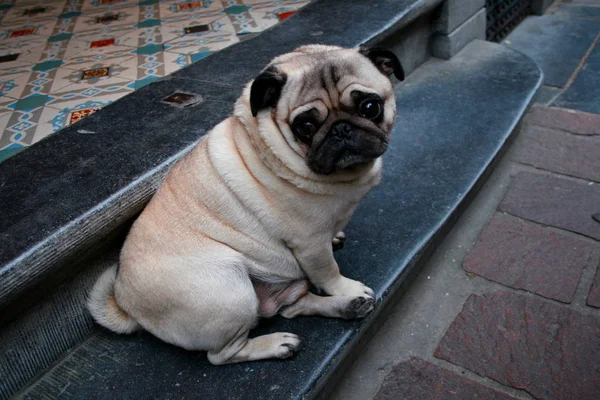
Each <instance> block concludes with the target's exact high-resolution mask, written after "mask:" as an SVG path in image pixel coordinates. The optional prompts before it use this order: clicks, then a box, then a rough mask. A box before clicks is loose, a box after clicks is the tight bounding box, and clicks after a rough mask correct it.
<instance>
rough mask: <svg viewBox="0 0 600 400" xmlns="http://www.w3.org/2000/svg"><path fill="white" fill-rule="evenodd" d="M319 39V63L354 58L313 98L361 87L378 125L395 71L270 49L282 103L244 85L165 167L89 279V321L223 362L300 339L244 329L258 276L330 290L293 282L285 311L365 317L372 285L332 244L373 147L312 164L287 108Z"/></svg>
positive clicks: (255, 314) (304, 51) (250, 322)
mask: <svg viewBox="0 0 600 400" xmlns="http://www.w3.org/2000/svg"><path fill="white" fill-rule="evenodd" d="M321 52H323V53H324V54H326V55H327V57H325V58H324V59H325V61H324V62H330V63H340V64H343V65H350V66H352V68H350V67H349V71H350V69H352V71H350V72H348V74H346V75H344V76H342V77H341V80H340V82H338V85H337V86H336V87H333V88H327V91H326V92H325V93H317V92H316V90H317V89H315V90H314V91H312V95H313V96H312V97H313V98H317V99H318V100H311V101H312V103H314V104H316V107H322V108H323V107H324V108H327V109H334V108H335V107H339V106H340V104H341V102H344V101H348V96H349V94H348V90H352V89H353V88H356V87H360V88H365V90H371V91H374V92H376V93H379V94H380V95H381V96H382V97H383V98H384V99H385V100H386V102H385V110H386V118H385V120H384V121H383V122H382V124H381V128H377V129H383V130H386V131H389V130H390V129H391V126H392V124H393V122H394V118H395V103H394V97H393V92H392V88H391V84H390V82H389V80H388V78H387V77H385V76H384V75H382V74H381V73H379V71H378V70H377V69H376V68H375V67H374V66H373V65H372V64H371V63H370V62H369V60H368V59H366V58H365V57H363V56H360V55H359V54H358V53H357V51H356V50H355V49H340V48H336V47H332V46H313V47H311V46H305V47H303V48H300V49H298V50H296V52H293V53H290V54H288V55H284V56H282V57H280V58H278V59H275V60H274V61H273V64H276V65H277V66H278V68H280V69H281V70H283V71H284V72H285V73H286V74H287V76H288V81H287V83H286V86H285V88H284V91H283V93H282V94H281V98H280V99H279V102H278V103H277V108H276V109H275V110H271V109H265V110H261V111H260V112H259V113H258V116H257V117H256V118H255V117H253V116H252V115H251V112H250V105H249V92H250V84H249V85H248V86H247V87H246V89H245V90H244V92H243V94H242V97H241V98H240V99H239V101H238V102H237V104H236V105H235V109H234V114H233V115H232V116H231V117H230V118H228V119H226V120H224V121H223V122H221V123H220V124H219V125H217V126H216V127H215V128H214V129H213V130H212V131H211V132H209V133H208V134H207V135H206V136H205V137H204V138H203V139H202V140H201V141H200V143H199V144H198V145H197V147H196V148H195V149H194V150H193V151H192V152H190V153H189V154H188V155H187V156H186V157H184V158H183V159H182V160H181V161H180V162H178V163H177V164H176V165H175V166H174V167H173V169H172V170H171V171H170V173H169V175H168V176H167V178H166V179H165V181H164V182H163V183H162V185H161V186H160V188H159V189H158V191H157V193H156V195H155V196H154V197H153V199H152V200H151V201H150V203H149V204H148V205H147V207H146V208H145V210H144V211H143V212H142V214H141V215H140V216H139V218H138V219H137V220H136V221H135V223H134V225H133V227H132V228H131V231H130V233H129V235H128V237H127V239H126V241H125V244H124V247H123V249H122V252H121V259H120V268H119V272H118V275H116V272H115V270H114V269H111V270H109V271H107V272H105V273H104V274H103V275H102V276H101V278H100V279H99V280H98V282H97V283H96V285H95V287H94V289H93V290H92V293H91V296H90V301H89V308H90V311H91V313H92V315H93V316H94V318H95V319H96V321H98V323H100V324H101V325H103V326H105V327H107V328H109V329H111V330H113V331H115V332H119V333H129V332H131V331H133V330H135V329H137V328H138V326H141V327H143V328H144V329H146V330H148V331H149V332H151V333H152V334H154V335H156V336H157V337H159V338H161V339H162V340H164V341H166V342H169V343H172V344H174V345H177V346H181V347H183V348H186V349H190V350H206V351H208V358H209V360H210V361H211V362H212V363H214V364H223V363H231V362H240V361H249V360H256V359H263V358H286V357H289V356H290V355H292V354H293V352H294V351H295V350H296V349H297V348H298V346H299V344H300V339H299V338H298V337H297V336H296V335H294V334H291V333H285V332H284V333H274V334H271V335H265V336H260V337H258V338H254V339H248V332H249V331H250V329H251V328H252V327H253V326H254V325H255V324H256V321H257V318H259V317H260V312H259V309H260V307H259V305H260V304H259V302H260V299H259V298H258V297H257V292H256V291H255V288H254V286H253V283H252V282H253V280H257V279H258V280H260V281H262V282H267V283H272V284H284V283H286V282H297V281H302V280H310V281H311V282H312V283H313V284H314V285H315V286H316V287H317V288H318V289H320V290H321V291H322V292H324V293H326V294H328V295H330V297H320V296H316V295H314V294H310V293H309V294H306V291H305V290H304V291H302V290H296V289H294V290H290V292H289V293H288V299H287V300H286V301H288V302H289V301H292V300H293V301H294V302H296V304H294V305H292V306H289V307H288V308H284V309H283V311H282V313H283V315H284V316H286V317H290V318H291V317H294V316H297V315H311V314H321V315H325V316H331V317H342V318H354V317H363V316H364V315H366V314H367V313H368V312H369V311H370V310H371V309H372V308H373V305H372V304H373V291H372V290H371V289H369V288H368V287H367V286H365V285H364V284H363V283H361V282H358V281H354V280H351V279H348V278H346V277H344V276H342V275H341V274H340V271H339V268H338V265H337V263H336V261H335V259H334V257H333V251H332V247H331V246H332V240H334V238H335V237H336V234H337V233H338V232H339V231H341V230H342V229H343V228H344V226H345V225H346V224H347V222H348V220H349V219H350V217H351V216H352V213H353V212H354V210H355V209H356V207H357V206H358V204H359V201H360V200H361V199H362V198H363V197H364V196H365V194H367V192H369V190H371V189H372V188H373V187H374V186H375V185H376V184H377V183H378V182H379V180H380V176H381V166H382V163H381V160H380V159H376V160H374V161H373V162H370V163H368V164H366V165H364V166H362V167H360V168H354V169H352V170H348V171H340V172H339V173H335V174H332V175H327V176H325V175H319V174H316V173H314V172H312V171H311V170H310V169H309V168H308V167H307V164H306V160H305V156H306V149H304V148H303V147H302V146H301V145H299V144H298V143H297V142H296V141H295V140H294V139H293V136H292V133H291V131H290V127H289V125H288V118H289V116H290V115H291V114H292V113H294V110H296V109H298V108H299V107H302V106H305V105H306V104H307V101H306V100H305V99H303V98H301V96H300V94H301V92H302V88H303V87H304V86H306V85H308V84H309V83H308V82H307V81H306V78H305V76H307V74H310V71H311V69H312V68H313V67H312V65H313V64H314V63H315V61H314V60H313V59H312V58H311V57H314V54H315V53H321ZM322 58H323V57H321V58H320V59H322ZM284 286H285V285H284ZM294 287H295V288H302V287H304V286H302V285H296V286H294ZM113 294H114V297H113ZM290 296H291V299H290ZM296 297H298V298H296ZM111 299H116V301H113V300H111ZM286 304H288V303H285V304H283V305H282V306H285V305H286ZM349 307H354V308H356V310H355V311H356V312H355V313H354V314H352V312H349V311H348V310H349ZM357 307H358V308H357Z"/></svg>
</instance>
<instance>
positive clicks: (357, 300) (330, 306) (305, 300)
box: [280, 293, 375, 319]
mask: <svg viewBox="0 0 600 400" xmlns="http://www.w3.org/2000/svg"><path fill="white" fill-rule="evenodd" d="M374 304H375V302H374V301H373V299H372V298H370V297H362V296H317V295H315V294H312V293H307V294H306V295H305V296H303V297H301V298H300V299H299V300H298V301H297V302H295V303H294V304H292V305H291V306H288V307H285V308H284V309H283V310H282V311H281V313H280V314H281V315H282V316H284V317H285V318H294V317H297V316H299V315H321V316H323V317H332V318H344V319H356V318H364V317H365V316H366V315H367V314H368V313H370V312H371V311H372V310H373V306H374Z"/></svg>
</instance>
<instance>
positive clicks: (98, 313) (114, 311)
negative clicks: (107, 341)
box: [87, 266, 141, 333]
mask: <svg viewBox="0 0 600 400" xmlns="http://www.w3.org/2000/svg"><path fill="white" fill-rule="evenodd" d="M116 279H117V267H116V266H115V267H111V268H109V269H107V270H106V271H104V272H103V273H102V275H100V277H99V278H98V280H97V281H96V283H95V284H94V287H93V288H92V291H91V292H90V296H89V298H88V303H87V306H88V310H90V313H91V314H92V317H94V320H96V322H97V323H99V324H100V325H102V326H103V327H105V328H108V329H110V330H111V331H114V332H117V333H132V332H134V331H136V330H138V329H140V328H141V326H140V324H138V322H137V321H136V320H134V319H133V318H131V317H130V316H129V315H128V314H127V313H126V312H125V311H124V310H123V309H122V308H121V307H120V306H119V305H118V304H117V300H116V299H115V281H116Z"/></svg>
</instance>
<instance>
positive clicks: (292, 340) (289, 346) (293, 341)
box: [277, 333, 302, 359]
mask: <svg viewBox="0 0 600 400" xmlns="http://www.w3.org/2000/svg"><path fill="white" fill-rule="evenodd" d="M301 344H302V340H301V339H300V337H299V336H298V335H294V334H293V333H282V334H280V340H279V343H278V347H277V357H278V358H282V359H285V358H290V357H293V356H294V354H296V352H297V351H298V350H299V349H300V345H301Z"/></svg>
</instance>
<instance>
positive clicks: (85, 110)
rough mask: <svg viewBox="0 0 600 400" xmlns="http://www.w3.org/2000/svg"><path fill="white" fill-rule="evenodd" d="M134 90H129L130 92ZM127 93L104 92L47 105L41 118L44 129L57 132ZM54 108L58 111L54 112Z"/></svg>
mask: <svg viewBox="0 0 600 400" xmlns="http://www.w3.org/2000/svg"><path fill="white" fill-rule="evenodd" d="M132 91H133V90H129V92H128V93H131V92H132ZM125 94H127V93H124V92H121V93H108V94H107V93H102V94H97V95H92V96H89V97H88V98H85V99H81V98H80V99H70V100H66V101H63V102H61V103H55V104H53V105H52V106H51V107H47V108H48V110H45V112H44V114H43V116H42V118H41V121H42V124H43V126H44V130H48V129H50V130H51V131H52V132H56V131H58V130H59V129H62V128H65V127H67V126H69V125H71V124H73V123H75V122H77V121H79V120H80V119H82V118H84V117H85V116H87V115H89V114H92V113H94V112H96V111H98V110H99V109H101V108H102V107H104V106H106V105H108V104H110V103H112V102H114V101H116V100H118V99H120V98H121V97H123V96H124V95H125ZM53 109H54V110H56V111H57V112H54V110H53Z"/></svg>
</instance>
